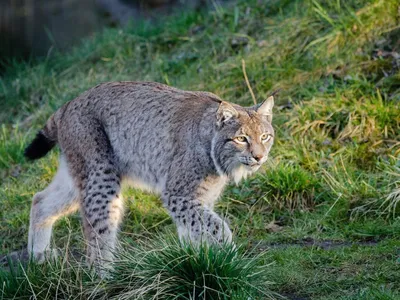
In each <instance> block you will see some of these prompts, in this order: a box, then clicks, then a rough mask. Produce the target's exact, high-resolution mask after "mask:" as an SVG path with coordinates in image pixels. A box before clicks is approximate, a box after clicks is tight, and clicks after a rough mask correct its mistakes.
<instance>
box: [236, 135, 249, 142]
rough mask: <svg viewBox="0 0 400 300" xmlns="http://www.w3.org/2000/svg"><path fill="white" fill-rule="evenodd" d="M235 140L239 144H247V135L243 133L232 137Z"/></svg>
mask: <svg viewBox="0 0 400 300" xmlns="http://www.w3.org/2000/svg"><path fill="white" fill-rule="evenodd" d="M233 140H234V141H235V142H237V143H239V144H247V137H245V136H244V135H239V136H237V137H235V138H234V139H233Z"/></svg>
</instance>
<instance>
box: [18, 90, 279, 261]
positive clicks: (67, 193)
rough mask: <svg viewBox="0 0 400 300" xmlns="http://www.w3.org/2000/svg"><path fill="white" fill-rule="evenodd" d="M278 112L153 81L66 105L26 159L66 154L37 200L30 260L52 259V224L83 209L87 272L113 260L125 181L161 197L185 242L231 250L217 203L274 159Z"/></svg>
mask: <svg viewBox="0 0 400 300" xmlns="http://www.w3.org/2000/svg"><path fill="white" fill-rule="evenodd" d="M273 105H274V99H273V97H272V96H271V97H269V98H268V99H267V100H265V101H264V102H263V103H261V104H259V105H255V106H253V107H248V108H245V107H241V106H239V105H235V104H231V103H228V102H226V101H223V100H221V99H220V98H219V97H217V96H216V95H214V94H212V93H208V92H191V91H183V90H179V89H176V88H173V87H169V86H166V85H163V84H159V83H154V82H110V83H103V84H100V85H98V86H96V87H94V88H92V89H90V90H88V91H86V92H85V93H83V94H82V95H80V96H79V97H77V98H76V99H74V100H72V101H70V102H68V103H66V104H65V105H64V106H62V107H61V108H60V109H59V110H57V111H56V112H55V113H54V114H53V115H52V116H51V117H50V119H49V120H48V121H47V123H46V125H45V126H44V127H43V129H42V130H40V131H39V132H38V134H37V135H36V138H35V139H34V140H33V142H32V143H31V144H30V145H29V146H28V147H27V148H26V150H25V156H26V157H27V158H29V159H31V160H34V159H38V158H41V157H43V156H44V155H46V153H47V152H49V151H50V150H51V149H52V148H53V147H54V146H55V144H58V145H59V147H60V149H61V154H60V163H59V168H58V171H57V174H56V175H55V177H54V179H53V181H52V182H51V183H50V185H49V186H48V187H47V188H46V189H44V190H43V191H41V192H39V193H37V194H36V195H35V196H34V198H33V203H32V208H31V214H30V226H29V240H28V251H29V253H31V255H32V256H33V257H34V258H35V259H37V260H39V261H43V260H44V259H45V257H46V256H47V255H48V254H51V253H52V252H51V250H50V247H49V245H50V238H51V232H52V226H53V224H54V222H55V221H56V220H57V219H58V218H60V217H61V216H64V215H66V214H69V213H72V212H74V211H76V210H78V209H79V210H80V212H81V216H82V222H83V228H84V235H85V239H86V241H87V257H88V260H89V263H96V262H97V261H102V260H108V261H112V259H113V252H114V249H115V247H116V239H117V231H118V226H119V224H120V222H121V219H122V217H123V200H122V196H121V188H120V187H121V182H122V181H128V182H130V183H131V184H132V185H133V186H134V187H139V188H142V189H145V190H148V191H151V192H156V193H158V194H160V195H161V199H162V202H163V204H164V206H165V208H166V209H167V210H168V212H169V214H170V215H171V217H172V218H173V220H174V222H175V224H176V226H177V231H178V235H179V237H180V239H181V240H190V241H191V242H193V243H200V242H202V241H204V242H208V243H217V244H219V243H224V242H231V240H232V233H231V231H230V229H229V227H228V225H227V223H226V222H225V221H224V220H223V219H222V218H221V217H219V216H218V215H217V214H216V213H215V212H214V210H213V209H214V204H215V202H216V200H217V199H218V197H219V196H220V195H221V193H222V191H223V190H224V187H225V185H226V184H227V183H228V182H229V181H230V180H233V181H235V182H239V181H240V180H241V179H242V178H245V177H246V176H248V175H250V174H252V173H253V172H255V171H256V170H257V169H259V168H260V166H261V165H262V164H263V163H264V162H265V161H266V160H267V157H268V154H269V151H270V149H271V146H272V144H273V141H274V130H273V128H272V125H271V122H272V108H273Z"/></svg>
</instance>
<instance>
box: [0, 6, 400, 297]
mask: <svg viewBox="0 0 400 300" xmlns="http://www.w3.org/2000/svg"><path fill="white" fill-rule="evenodd" d="M399 9H400V7H399V3H398V1H397V0H348V1H340V0H337V1H328V0H307V1H295V0H271V1H256V0H250V1H239V2H237V3H234V4H231V5H228V6H226V7H221V6H218V5H215V8H214V10H213V11H212V12H190V13H185V14H180V15H179V16H175V17H173V18H167V19H165V20H162V21H160V23H159V24H152V25H150V24H147V23H142V24H139V25H136V26H131V27H128V28H125V29H107V30H105V31H104V32H102V33H101V34H99V35H97V36H95V37H94V38H92V39H90V40H86V41H84V42H83V43H82V45H80V46H79V47H77V48H75V49H73V50H72V51H71V52H70V53H68V54H61V53H54V54H52V55H51V56H49V57H48V58H46V59H44V60H41V61H33V62H30V63H16V62H10V64H9V66H8V67H7V71H6V72H5V73H4V74H3V75H1V77H0V120H1V123H2V125H1V131H0V178H1V179H0V180H1V181H0V184H1V189H0V203H1V207H2V209H1V211H0V247H1V248H0V251H1V253H2V254H6V253H8V252H10V251H12V250H16V249H20V248H22V247H25V246H26V241H27V230H28V224H29V221H28V220H29V207H30V202H31V198H32V196H33V195H34V193H35V192H37V191H39V190H41V189H43V188H44V187H45V186H46V185H47V184H48V183H49V181H50V180H51V178H52V176H53V175H54V172H55V170H56V168H57V153H56V151H53V152H52V153H51V154H50V155H48V156H47V157H46V158H44V159H42V160H40V161H38V162H35V163H33V164H32V163H29V162H27V161H25V159H24V158H23V156H22V152H23V148H24V147H25V146H26V145H27V143H28V142H29V140H30V139H31V138H32V137H33V136H34V134H35V132H36V130H38V129H39V128H40V127H41V126H42V125H43V124H44V122H45V121H46V119H47V118H48V117H49V116H50V115H51V113H52V112H54V111H55V110H56V109H57V108H58V107H59V106H61V105H62V104H63V103H65V102H67V101H69V100H71V99H73V98H74V97H76V96H77V95H79V93H81V92H83V91H84V90H86V89H88V88H90V87H92V86H94V85H96V84H98V83H99V82H103V81H116V80H151V81H159V82H164V83H167V84H170V85H173V86H176V87H179V88H182V89H188V90H189V89H190V90H207V91H211V92H214V93H216V94H218V95H219V96H221V97H222V98H224V99H226V100H229V101H232V102H236V103H240V104H243V105H251V103H252V99H251V96H250V93H249V90H248V87H247V84H246V81H245V79H244V74H243V69H242V60H244V61H245V67H246V72H247V76H248V79H249V83H250V85H251V87H252V89H253V90H254V93H255V95H256V98H257V100H258V101H262V100H263V99H264V98H266V97H267V96H268V95H269V94H271V93H272V92H273V91H276V90H278V89H279V90H280V92H279V93H278V96H277V105H276V108H275V116H274V126H275V129H276V136H277V137H276V141H275V145H274V147H273V151H272V153H271V157H270V159H269V162H268V163H267V164H266V166H265V168H264V169H263V170H262V171H260V172H259V174H257V175H256V176H253V177H252V178H249V179H248V180H246V181H245V182H243V183H241V184H239V185H237V186H235V185H232V186H230V187H229V188H228V190H227V191H226V193H225V194H224V196H223V198H222V199H221V201H220V202H219V204H218V207H217V209H218V211H219V212H220V213H222V214H223V215H225V216H226V217H227V218H228V219H229V221H230V224H231V227H232V229H233V230H234V232H235V241H236V244H237V245H241V248H240V247H239V248H240V249H239V250H237V249H233V248H229V247H228V246H226V247H224V248H223V249H222V250H216V249H214V248H201V249H193V247H191V246H190V245H186V246H184V247H179V246H178V244H177V242H176V239H174V238H168V236H169V234H168V232H170V231H173V230H174V225H173V224H172V221H171V219H170V218H169V217H168V214H167V213H166V211H165V210H164V209H163V208H162V207H161V206H160V201H159V200H158V198H157V197H156V196H154V195H148V194H146V193H142V192H140V191H136V190H133V189H130V188H125V191H124V193H125V198H126V199H127V200H128V201H127V204H126V207H127V210H126V216H125V221H124V224H123V226H122V228H121V238H122V240H123V241H124V246H123V249H125V250H124V251H123V252H122V254H121V256H120V257H119V259H120V260H121V264H119V265H118V264H117V268H116V269H115V271H114V272H115V273H114V274H113V276H112V277H111V278H108V279H106V280H104V281H100V280H99V279H97V278H95V277H93V276H92V275H91V273H90V272H89V270H88V269H87V268H85V267H81V266H80V265H79V263H78V262H77V263H75V264H74V263H72V262H70V261H67V260H65V259H64V260H61V261H60V262H58V263H56V264H46V265H44V266H36V265H34V264H31V265H30V266H29V267H28V268H27V269H26V270H25V269H19V271H18V270H16V271H15V270H14V272H11V273H10V272H9V271H7V272H2V273H1V275H0V278H1V281H2V282H3V283H2V285H1V287H0V299H9V298H11V299H12V298H13V297H14V295H17V296H16V299H25V298H29V297H30V296H32V295H34V296H35V295H36V297H37V298H38V299H46V298H51V299H52V298H53V296H54V293H59V294H58V295H59V298H67V295H73V296H74V297H76V298H77V299H79V298H80V297H81V298H90V297H92V296H93V295H98V297H103V296H104V295H107V296H110V297H111V296H114V297H116V298H118V297H119V296H120V297H122V298H123V297H125V299H127V298H129V296H130V297H131V299H135V297H137V298H139V299H140V297H143V299H147V298H151V297H153V298H154V299H156V297H159V298H157V299H165V298H167V299H168V298H172V299H174V296H176V297H175V299H176V298H179V297H180V298H182V299H194V298H200V299H203V298H204V299H224V298H225V299H228V298H229V299H250V298H251V299H253V298H254V299H264V298H265V297H272V298H277V297H278V296H277V294H280V295H282V296H284V297H287V298H291V299H398V298H399V297H400V285H399V284H398V283H399V282H400V260H399V259H400V258H399V252H398V251H399V250H398V249H399V247H400V215H399V212H400V44H399V40H400V15H399ZM54 236H55V238H54V244H55V245H56V246H57V247H60V248H61V249H83V244H82V238H81V237H82V234H81V231H80V225H79V216H78V215H74V216H70V217H68V218H64V219H63V220H61V221H60V222H58V223H57V226H56V228H55V231H54ZM166 236H167V237H166ZM140 241H146V243H148V244H149V245H150V246H149V247H152V248H153V249H154V251H153V252H152V251H149V249H150V248H146V246H143V244H142V243H141V242H140ZM163 243H164V244H163ZM160 249H164V250H163V251H160ZM246 249H248V250H249V251H250V253H249V254H248V255H247V254H244V253H245V250H246ZM65 251H69V250H65ZM141 251H142V252H141ZM146 251H147V252H148V253H150V254H149V255H150V256H145V257H146V258H145V259H144V260H143V261H141V260H139V259H136V258H139V257H141V256H142V255H141V253H144V252H146ZM257 252H261V253H263V255H262V256H261V257H260V256H258V255H256V253H257ZM185 257H188V260H185ZM150 258H151V259H150ZM174 258H176V261H177V264H176V269H175V268H174V267H172V268H170V265H168V263H167V262H168V261H172V260H174ZM149 259H150V260H149ZM212 261H214V262H215V266H216V267H218V268H221V267H223V266H225V265H224V264H225V263H227V265H226V266H227V267H226V269H224V272H225V273H218V274H219V275H218V276H219V277H218V278H219V279H218V280H216V281H212V280H211V281H207V283H206V284H204V282H202V281H201V280H202V279H201V278H202V277H201V276H199V275H201V274H211V275H209V276H213V275H212V274H217V273H215V272H216V271H215V270H216V269H213V268H212V267H211V266H212V265H213V263H211V262H212ZM194 262H195V263H196V265H190V264H191V263H194ZM186 263H187V264H189V265H190V266H191V268H192V269H188V268H189V267H188V266H187V265H186ZM163 264H166V267H165V268H163V267H162V265H163ZM185 270H187V271H185ZM136 271H137V272H136ZM185 272H189V273H188V274H187V273H185ZM218 272H219V271H218ZM258 272H261V273H260V277H259V278H261V279H262V280H263V281H264V284H265V285H262V283H261V282H260V280H258V279H257V276H255V275H256V274H258ZM141 274H146V276H149V279H148V280H149V281H146V280H147V279H146V278H143V277H140V276H141ZM176 274H177V275H178V277H174V276H175V275H176ZM220 274H224V275H220ZM157 276H159V278H160V280H166V281H159V282H156V281H151V280H152V279H155V278H156V277H157ZM169 276H171V277H169ZM185 276H186V277H185ZM207 276H208V275H207ZM170 278H171V279H170ZM256 279H257V280H256ZM199 280H200V281H199ZM203 280H206V277H204V279H203ZM238 280H239V281H240V280H242V281H240V282H244V283H246V282H247V283H253V282H254V285H253V286H250V285H246V284H243V285H242V284H240V283H239V281H238ZM160 282H163V283H164V282H165V285H164V284H163V285H160ZM214 284H215V285H214ZM203 285H204V286H207V287H209V288H210V289H205V290H207V293H206V294H204V295H206V296H205V297H203V294H200V293H201V292H200V290H201V289H200V288H199V287H201V286H203ZM174 286H175V288H176V289H177V290H179V292H178V293H177V294H174V295H171V294H170V293H169V292H170V291H171V289H172V288H173V287H174ZM261 286H263V287H262V288H261ZM140 287H142V288H143V289H144V290H142V291H141V290H140ZM211 289H213V290H211ZM258 289H261V290H262V291H263V292H265V295H261V294H257V290H258ZM142 292H143V293H142ZM96 293H97V294H96ZM139 293H142V294H139ZM227 293H228V294H227ZM241 293H242V294H241ZM274 293H275V294H274ZM93 297H94V296H93ZM235 297H237V298H235ZM249 297H250V298H249Z"/></svg>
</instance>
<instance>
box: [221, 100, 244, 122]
mask: <svg viewBox="0 0 400 300" xmlns="http://www.w3.org/2000/svg"><path fill="white" fill-rule="evenodd" d="M238 116H239V113H238V112H237V110H236V109H235V108H234V107H233V106H232V105H231V104H229V103H228V102H225V101H222V102H221V104H220V105H219V107H218V111H217V125H218V126H221V125H222V124H223V123H225V122H227V121H228V120H230V119H232V118H236V117H238Z"/></svg>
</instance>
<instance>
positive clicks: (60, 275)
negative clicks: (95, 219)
mask: <svg viewBox="0 0 400 300" xmlns="http://www.w3.org/2000/svg"><path fill="white" fill-rule="evenodd" d="M63 251H64V252H63V258H62V259H59V260H56V261H53V262H51V263H50V262H49V263H46V264H44V265H36V264H34V263H31V264H29V265H28V266H27V267H26V268H22V267H21V266H19V267H18V266H16V267H15V268H14V269H12V272H11V273H9V272H2V271H0V279H1V282H2V283H3V285H2V293H1V292H0V296H2V298H1V299H3V298H4V299H8V297H16V298H17V299H32V297H33V298H35V299H54V298H55V297H57V298H61V299H182V300H183V299H203V298H205V299H247V298H249V297H250V298H254V297H262V298H263V299H273V298H274V296H276V294H274V293H272V292H270V291H269V290H268V286H269V285H271V282H269V281H268V278H267V275H268V272H267V269H266V268H265V267H264V260H265V257H266V254H265V252H264V253H261V254H257V255H251V256H250V255H249V253H246V252H245V251H243V249H238V248H236V247H234V246H232V245H225V246H224V247H223V248H222V249H221V248H219V247H215V246H212V247H209V246H205V245H203V246H201V247H194V246H193V245H190V244H184V245H182V244H181V243H180V242H179V241H178V239H177V238H176V237H174V236H171V234H166V235H164V236H156V237H155V238H154V237H153V239H152V240H149V239H146V238H143V240H141V241H139V242H138V243H136V244H128V245H124V247H123V249H121V251H119V252H118V253H116V258H115V268H114V269H113V270H109V269H107V270H106V272H107V274H108V275H107V278H105V279H99V278H98V277H97V276H94V272H92V271H93V270H89V269H87V268H82V267H81V264H82V262H81V260H79V259H77V258H76V257H75V258H74V257H73V256H72V257H71V256H69V255H71V254H70V253H69V252H68V250H63Z"/></svg>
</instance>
